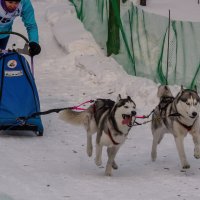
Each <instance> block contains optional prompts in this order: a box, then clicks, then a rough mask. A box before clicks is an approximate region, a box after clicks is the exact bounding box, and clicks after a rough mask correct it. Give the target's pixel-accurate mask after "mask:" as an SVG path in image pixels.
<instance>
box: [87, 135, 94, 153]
mask: <svg viewBox="0 0 200 200" xmlns="http://www.w3.org/2000/svg"><path fill="white" fill-rule="evenodd" d="M92 150H93V147H92V134H91V133H89V132H87V155H88V156H89V157H91V156H92Z"/></svg>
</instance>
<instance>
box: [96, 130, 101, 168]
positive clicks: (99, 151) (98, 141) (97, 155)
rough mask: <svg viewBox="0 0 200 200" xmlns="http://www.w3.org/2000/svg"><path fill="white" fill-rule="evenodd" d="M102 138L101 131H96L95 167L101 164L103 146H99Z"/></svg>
mask: <svg viewBox="0 0 200 200" xmlns="http://www.w3.org/2000/svg"><path fill="white" fill-rule="evenodd" d="M101 136H102V131H97V137H96V158H95V163H96V165H97V166H100V165H101V164H102V159H101V157H102V149H103V146H102V144H100V138H101Z"/></svg>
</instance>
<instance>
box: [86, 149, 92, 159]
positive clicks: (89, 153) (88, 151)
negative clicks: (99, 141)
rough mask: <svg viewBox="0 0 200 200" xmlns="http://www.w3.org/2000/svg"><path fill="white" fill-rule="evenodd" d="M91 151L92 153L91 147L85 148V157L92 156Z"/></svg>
mask: <svg viewBox="0 0 200 200" xmlns="http://www.w3.org/2000/svg"><path fill="white" fill-rule="evenodd" d="M92 151H93V149H92V147H87V155H88V156H89V157H91V156H92Z"/></svg>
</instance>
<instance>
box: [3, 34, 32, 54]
mask: <svg viewBox="0 0 200 200" xmlns="http://www.w3.org/2000/svg"><path fill="white" fill-rule="evenodd" d="M2 34H9V35H11V34H12V35H17V36H19V37H21V38H22V39H24V40H25V42H26V43H25V45H24V48H23V49H20V48H17V49H16V50H13V51H16V52H17V53H21V54H25V55H28V56H30V53H29V40H28V39H27V38H26V37H25V36H24V35H22V34H20V33H17V32H7V31H4V32H0V35H2ZM0 52H3V51H2V50H0Z"/></svg>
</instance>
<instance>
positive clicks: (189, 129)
mask: <svg viewBox="0 0 200 200" xmlns="http://www.w3.org/2000/svg"><path fill="white" fill-rule="evenodd" d="M195 121H196V120H195ZM195 121H194V123H195ZM177 122H178V123H179V124H180V125H182V126H183V127H184V128H185V129H187V130H188V131H191V129H192V127H193V125H194V123H193V124H192V125H191V126H187V125H185V124H183V123H182V122H180V121H179V120H177Z"/></svg>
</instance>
